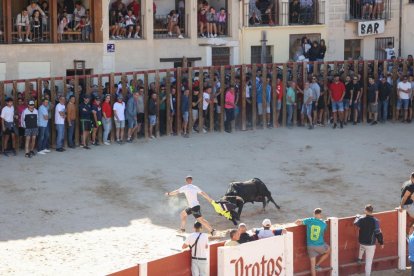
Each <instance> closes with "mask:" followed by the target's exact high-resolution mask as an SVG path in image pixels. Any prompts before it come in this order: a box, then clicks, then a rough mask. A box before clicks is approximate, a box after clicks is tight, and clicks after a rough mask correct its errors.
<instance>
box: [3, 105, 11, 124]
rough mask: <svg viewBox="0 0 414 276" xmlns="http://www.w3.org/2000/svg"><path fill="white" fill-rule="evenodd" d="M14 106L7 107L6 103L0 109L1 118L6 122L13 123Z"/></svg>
mask: <svg viewBox="0 0 414 276" xmlns="http://www.w3.org/2000/svg"><path fill="white" fill-rule="evenodd" d="M13 117H14V106H11V107H8V106H7V105H6V106H5V107H3V109H2V110H1V118H2V119H3V120H5V121H6V122H8V123H13Z"/></svg>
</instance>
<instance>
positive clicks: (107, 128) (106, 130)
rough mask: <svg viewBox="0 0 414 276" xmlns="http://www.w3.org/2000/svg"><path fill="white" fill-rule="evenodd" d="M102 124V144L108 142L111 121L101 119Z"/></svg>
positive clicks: (109, 119)
mask: <svg viewBox="0 0 414 276" xmlns="http://www.w3.org/2000/svg"><path fill="white" fill-rule="evenodd" d="M102 123H103V129H104V131H103V141H104V142H109V140H108V136H109V133H110V132H111V129H112V119H111V118H107V119H105V118H102Z"/></svg>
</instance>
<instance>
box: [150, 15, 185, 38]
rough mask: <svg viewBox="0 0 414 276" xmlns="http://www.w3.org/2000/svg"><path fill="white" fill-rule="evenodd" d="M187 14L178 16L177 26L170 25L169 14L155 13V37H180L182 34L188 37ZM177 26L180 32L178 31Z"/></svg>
mask: <svg viewBox="0 0 414 276" xmlns="http://www.w3.org/2000/svg"><path fill="white" fill-rule="evenodd" d="M186 17H188V15H186V16H179V17H178V24H177V25H176V26H171V25H170V26H169V16H168V15H155V16H154V38H180V34H181V35H182V36H183V37H187V29H186ZM177 26H178V28H179V30H180V32H179V33H178V32H177Z"/></svg>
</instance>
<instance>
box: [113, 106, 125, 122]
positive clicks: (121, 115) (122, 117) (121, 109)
mask: <svg viewBox="0 0 414 276" xmlns="http://www.w3.org/2000/svg"><path fill="white" fill-rule="evenodd" d="M114 111H116V115H117V116H118V119H119V120H120V121H125V103H124V102H122V103H119V102H116V103H114ZM114 118H115V119H116V117H115V116H114Z"/></svg>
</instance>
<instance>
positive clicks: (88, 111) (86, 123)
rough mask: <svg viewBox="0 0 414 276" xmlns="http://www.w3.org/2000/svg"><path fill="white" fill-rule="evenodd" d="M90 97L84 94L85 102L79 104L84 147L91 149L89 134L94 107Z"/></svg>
mask: <svg viewBox="0 0 414 276" xmlns="http://www.w3.org/2000/svg"><path fill="white" fill-rule="evenodd" d="M89 101H90V98H89V96H88V95H86V94H85V95H84V96H83V103H81V104H80V105H79V121H80V131H81V135H82V136H81V138H82V143H81V145H82V146H83V148H84V149H91V148H90V147H89V146H88V142H89V134H90V131H91V117H92V107H91V104H90V103H89Z"/></svg>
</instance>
